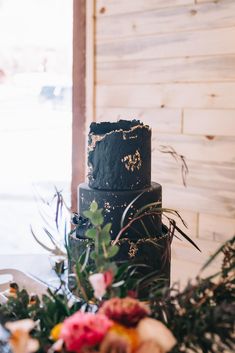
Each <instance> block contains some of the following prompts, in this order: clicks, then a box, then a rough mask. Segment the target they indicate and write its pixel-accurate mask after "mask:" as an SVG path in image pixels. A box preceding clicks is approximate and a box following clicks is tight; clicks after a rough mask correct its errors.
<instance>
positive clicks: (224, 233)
mask: <svg viewBox="0 0 235 353" xmlns="http://www.w3.org/2000/svg"><path fill="white" fill-rule="evenodd" d="M234 234H235V219H234V218H226V217H221V216H220V215H211V214H200V215H199V237H200V238H205V239H209V240H212V241H218V242H225V241H227V240H228V239H230V238H231V237H233V236H234Z"/></svg>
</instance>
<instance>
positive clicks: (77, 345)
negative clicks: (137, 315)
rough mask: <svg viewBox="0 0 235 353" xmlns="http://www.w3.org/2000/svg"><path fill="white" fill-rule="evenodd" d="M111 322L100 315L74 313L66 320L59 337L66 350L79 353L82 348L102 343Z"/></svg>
mask: <svg viewBox="0 0 235 353" xmlns="http://www.w3.org/2000/svg"><path fill="white" fill-rule="evenodd" d="M112 325H113V322H112V321H111V320H109V319H108V318H107V317H106V316H104V315H102V314H93V313H82V312H79V311H78V312H76V313H75V314H73V315H72V316H70V317H69V318H67V319H66V320H65V321H64V323H63V326H62V330H61V334H60V337H61V338H62V339H63V340H64V342H65V346H66V349H67V350H69V351H73V352H79V351H80V350H81V348H82V347H84V346H93V345H96V344H98V343H100V342H101V341H102V339H103V338H104V336H105V334H106V333H107V331H108V329H109V328H110V327H111V326H112Z"/></svg>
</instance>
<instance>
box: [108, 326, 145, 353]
mask: <svg viewBox="0 0 235 353" xmlns="http://www.w3.org/2000/svg"><path fill="white" fill-rule="evenodd" d="M109 333H110V334H115V335H116V337H119V339H120V340H122V341H123V342H124V341H125V342H126V346H128V347H129V349H130V352H134V351H135V350H136V348H137V347H138V345H139V336H138V333H137V331H136V329H135V328H131V327H125V326H123V325H119V324H114V325H113V326H112V327H111V328H110V329H109V332H108V334H109Z"/></svg>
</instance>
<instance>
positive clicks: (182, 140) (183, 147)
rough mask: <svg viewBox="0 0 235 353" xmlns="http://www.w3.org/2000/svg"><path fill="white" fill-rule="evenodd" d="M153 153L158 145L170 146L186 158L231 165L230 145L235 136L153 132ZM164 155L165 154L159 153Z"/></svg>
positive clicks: (234, 152) (234, 160) (234, 157)
mask: <svg viewBox="0 0 235 353" xmlns="http://www.w3.org/2000/svg"><path fill="white" fill-rule="evenodd" d="M152 141H153V143H152V146H153V154H154V153H155V152H156V151H157V148H158V146H159V145H169V146H172V147H173V148H174V149H175V150H176V151H177V152H178V154H181V155H183V156H185V157H186V159H187V160H192V161H198V162H202V163H203V162H208V161H209V162H211V163H217V164H219V163H226V164H227V165H228V166H233V165H234V163H235V149H232V148H231V146H233V145H234V143H235V137H225V136H214V137H212V138H211V137H210V136H208V137H207V136H197V135H195V136H193V135H179V134H178V135H177V134H162V133H155V134H153V136H152ZM161 155H162V156H166V155H165V154H161Z"/></svg>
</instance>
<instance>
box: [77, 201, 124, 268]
mask: <svg viewBox="0 0 235 353" xmlns="http://www.w3.org/2000/svg"><path fill="white" fill-rule="evenodd" d="M102 212H103V209H102V208H98V204H97V202H96V201H92V203H91V205H90V210H88V211H84V212H83V214H84V216H85V217H86V218H88V219H89V221H90V222H91V224H92V228H90V229H88V230H87V231H86V237H87V238H89V239H91V240H92V241H93V242H94V250H93V251H92V252H91V254H90V257H91V259H93V260H94V261H95V265H96V269H97V272H99V271H104V270H105V269H106V268H107V266H108V267H109V268H110V259H111V258H112V257H114V256H115V255H116V254H117V253H118V251H119V247H118V246H117V245H112V243H111V237H110V230H111V226H112V224H111V223H107V224H106V225H105V226H102V225H103V223H104V217H103V215H102Z"/></svg>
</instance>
